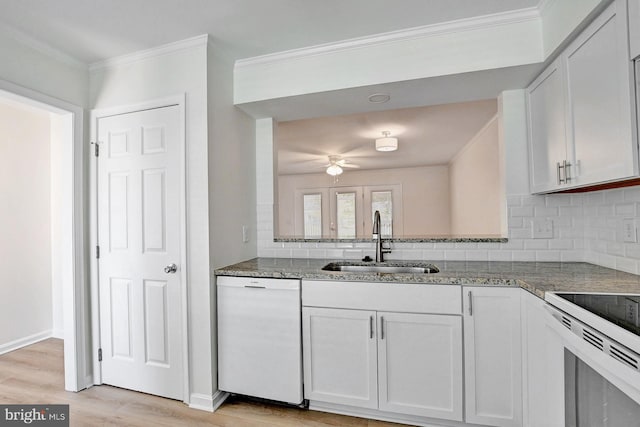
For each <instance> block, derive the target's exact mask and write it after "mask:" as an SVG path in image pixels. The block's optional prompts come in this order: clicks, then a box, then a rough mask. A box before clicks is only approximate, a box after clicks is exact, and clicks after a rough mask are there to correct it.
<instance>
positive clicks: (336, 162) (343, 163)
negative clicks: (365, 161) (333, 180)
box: [324, 155, 360, 176]
mask: <svg viewBox="0 0 640 427" xmlns="http://www.w3.org/2000/svg"><path fill="white" fill-rule="evenodd" d="M324 167H326V168H327V173H328V174H329V175H332V176H336V175H340V174H341V173H342V172H344V171H343V169H342V168H359V167H360V166H358V165H355V164H353V163H349V161H348V160H347V159H343V158H342V157H341V156H336V155H331V156H329V164H327V165H324Z"/></svg>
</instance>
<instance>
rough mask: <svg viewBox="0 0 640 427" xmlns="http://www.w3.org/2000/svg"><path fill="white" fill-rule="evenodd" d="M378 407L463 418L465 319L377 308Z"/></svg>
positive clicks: (453, 418) (431, 415)
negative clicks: (382, 310) (463, 326)
mask: <svg viewBox="0 0 640 427" xmlns="http://www.w3.org/2000/svg"><path fill="white" fill-rule="evenodd" d="M378 324H379V325H380V327H379V329H378V330H379V331H380V333H379V334H378V335H379V336H378V381H379V408H380V410H382V411H389V412H398V413H402V414H411V415H419V416H425V417H433V418H442V419H449V420H458V421H462V318H461V317H460V316H440V315H430V314H405V313H384V312H379V313H378Z"/></svg>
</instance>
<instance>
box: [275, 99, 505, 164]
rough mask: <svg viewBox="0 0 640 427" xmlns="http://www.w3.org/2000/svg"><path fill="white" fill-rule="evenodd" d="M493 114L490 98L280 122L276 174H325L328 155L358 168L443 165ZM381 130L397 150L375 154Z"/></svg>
mask: <svg viewBox="0 0 640 427" xmlns="http://www.w3.org/2000/svg"><path fill="white" fill-rule="evenodd" d="M497 110H498V106H497V101H496V100H495V99H489V100H482V101H474V102H465V103H456V104H446V105H436V106H428V107H418V108H404V109H399V110H390V111H381V112H370V113H363V114H350V115H344V116H333V117H323V118H316V119H305V120H295V121H288V122H281V123H278V128H277V133H276V135H277V149H278V174H280V175H285V174H299V173H319V172H324V170H325V169H326V165H327V164H328V163H329V158H328V156H329V155H341V156H342V157H343V158H344V159H346V160H347V161H348V162H349V163H351V164H355V165H358V166H360V169H381V168H382V169H387V168H398V167H411V166H426V165H442V164H447V163H449V161H450V160H451V159H452V158H453V157H454V156H455V155H456V154H457V153H458V152H459V151H460V149H461V148H462V147H464V146H465V145H466V144H467V143H468V142H469V141H470V140H471V139H472V138H473V137H474V136H475V135H476V134H477V133H478V131H479V130H481V129H482V128H483V127H484V125H486V124H487V122H488V121H489V120H490V119H491V118H492V117H494V116H495V115H496V113H497ZM382 131H389V132H391V136H395V137H397V138H398V140H399V143H398V150H397V151H393V152H386V153H381V152H377V151H375V147H374V140H375V139H376V138H380V137H382ZM348 170H349V169H347V171H348ZM347 173H348V172H347Z"/></svg>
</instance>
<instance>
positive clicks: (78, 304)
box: [0, 80, 93, 391]
mask: <svg viewBox="0 0 640 427" xmlns="http://www.w3.org/2000/svg"><path fill="white" fill-rule="evenodd" d="M0 92H1V93H2V95H3V96H6V97H8V98H12V99H14V100H16V101H20V102H26V103H27V104H30V105H33V106H36V107H39V108H42V109H44V110H47V111H49V112H52V113H56V114H64V115H70V116H71V121H72V126H73V129H72V131H73V132H72V134H73V136H72V139H71V140H70V141H68V143H69V144H71V150H70V151H69V152H70V153H71V158H64V159H63V161H64V162H65V164H66V165H67V166H68V167H69V168H71V171H72V172H71V176H72V179H71V182H66V183H64V185H70V186H71V187H72V192H71V194H72V196H71V200H65V201H64V202H63V203H69V204H70V205H71V206H67V207H68V208H70V210H71V212H72V218H71V221H72V229H73V236H72V238H71V241H70V244H69V245H66V246H65V247H64V252H65V258H66V259H69V260H70V261H71V263H72V265H71V266H69V267H70V270H71V273H72V280H71V281H69V282H65V283H63V286H62V288H63V289H62V309H63V325H64V388H65V390H68V391H79V390H82V389H84V388H87V387H88V386H90V385H91V384H92V383H93V381H92V378H91V373H90V372H89V370H88V369H87V368H88V367H87V364H86V360H87V358H86V357H85V356H86V355H87V349H88V341H89V338H90V336H89V334H88V332H89V330H88V323H87V322H88V311H87V308H88V307H86V304H85V303H84V301H85V297H86V293H87V291H88V289H87V287H86V283H87V282H86V276H85V274H86V273H87V269H86V264H85V232H84V212H85V211H84V208H85V193H84V170H85V168H84V161H83V160H84V153H85V151H84V144H83V140H84V110H83V109H82V107H80V106H78V105H74V104H71V103H69V102H66V101H62V100H60V99H57V98H54V97H51V96H48V95H45V94H43V93H40V92H37V91H35V90H32V89H29V88H26V87H23V86H19V85H16V84H13V83H10V82H8V81H5V80H0ZM65 143H67V142H65Z"/></svg>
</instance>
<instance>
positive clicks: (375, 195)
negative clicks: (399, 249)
mask: <svg viewBox="0 0 640 427" xmlns="http://www.w3.org/2000/svg"><path fill="white" fill-rule="evenodd" d="M392 196H393V194H392V192H391V191H372V192H371V220H372V221H373V215H374V214H375V212H376V211H380V229H381V230H380V233H381V234H382V237H392V236H393V197H392Z"/></svg>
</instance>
